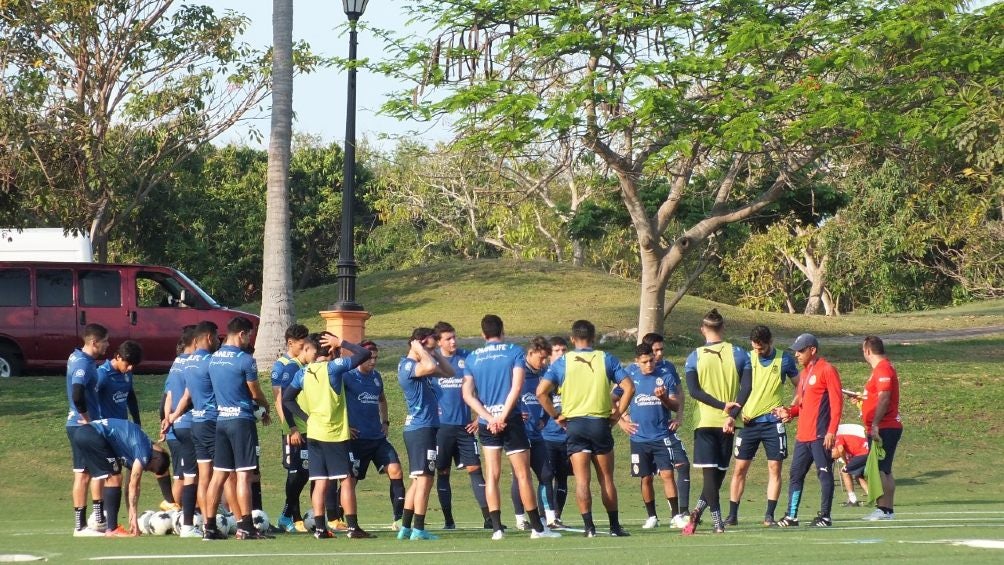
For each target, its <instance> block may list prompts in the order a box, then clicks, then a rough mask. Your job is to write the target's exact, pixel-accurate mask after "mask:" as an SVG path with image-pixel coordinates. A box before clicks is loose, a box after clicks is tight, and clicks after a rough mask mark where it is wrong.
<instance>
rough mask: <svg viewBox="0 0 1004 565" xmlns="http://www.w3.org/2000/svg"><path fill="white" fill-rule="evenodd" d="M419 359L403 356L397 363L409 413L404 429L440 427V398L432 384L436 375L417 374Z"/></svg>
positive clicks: (399, 379) (398, 376)
mask: <svg viewBox="0 0 1004 565" xmlns="http://www.w3.org/2000/svg"><path fill="white" fill-rule="evenodd" d="M417 366H418V361H415V360H414V359H411V358H409V357H402V358H401V362H400V363H398V364H397V382H398V384H399V385H401V390H403V391H404V401H405V402H406V403H407V404H408V415H407V416H405V418H404V431H411V430H417V429H420V428H438V427H439V399H438V398H437V397H436V388H435V386H434V385H433V384H432V380H433V378H435V377H418V376H415V367H417Z"/></svg>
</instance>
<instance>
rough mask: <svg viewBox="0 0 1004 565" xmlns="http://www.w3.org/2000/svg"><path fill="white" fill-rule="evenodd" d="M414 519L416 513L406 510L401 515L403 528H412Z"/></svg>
mask: <svg viewBox="0 0 1004 565" xmlns="http://www.w3.org/2000/svg"><path fill="white" fill-rule="evenodd" d="M414 517H415V511H414V510H408V509H407V508H405V509H404V512H402V513H401V527H404V528H410V527H411V520H412V518H414Z"/></svg>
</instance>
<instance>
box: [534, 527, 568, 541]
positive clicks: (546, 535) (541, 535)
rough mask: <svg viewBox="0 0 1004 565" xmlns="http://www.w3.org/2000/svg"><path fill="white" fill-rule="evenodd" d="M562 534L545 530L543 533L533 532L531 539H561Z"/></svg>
mask: <svg viewBox="0 0 1004 565" xmlns="http://www.w3.org/2000/svg"><path fill="white" fill-rule="evenodd" d="M560 537H561V534H559V533H558V532H552V531H551V530H549V529H547V528H544V529H543V530H542V531H539V532H538V531H537V530H531V531H530V539H546V538H560Z"/></svg>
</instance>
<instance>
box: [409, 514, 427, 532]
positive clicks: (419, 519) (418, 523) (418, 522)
mask: <svg viewBox="0 0 1004 565" xmlns="http://www.w3.org/2000/svg"><path fill="white" fill-rule="evenodd" d="M414 524H415V525H414V526H412V527H413V528H414V529H416V530H424V529H425V514H415V520H414Z"/></svg>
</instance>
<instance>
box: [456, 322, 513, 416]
mask: <svg viewBox="0 0 1004 565" xmlns="http://www.w3.org/2000/svg"><path fill="white" fill-rule="evenodd" d="M525 364H526V354H525V353H524V352H523V348H522V347H520V346H518V345H516V344H514V343H502V342H500V341H498V342H494V341H493V342H489V343H486V344H485V345H484V346H483V347H480V348H478V349H475V350H474V352H473V353H471V354H470V355H468V356H467V367H465V368H464V378H467V377H470V378H472V379H473V380H474V388H475V389H477V394H478V399H479V400H481V404H484V405H485V409H486V410H488V412H490V413H491V415H492V416H498V415H499V414H501V413H502V410H504V409H505V401H506V398H507V397H508V396H509V392H510V391H511V390H512V371H513V368H514V367H519V368H522V367H523V366H524V365H525ZM506 416H507V417H508V416H512V414H506ZM478 422H480V423H482V424H487V423H488V421H487V420H485V419H484V418H480V417H479V418H478Z"/></svg>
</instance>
